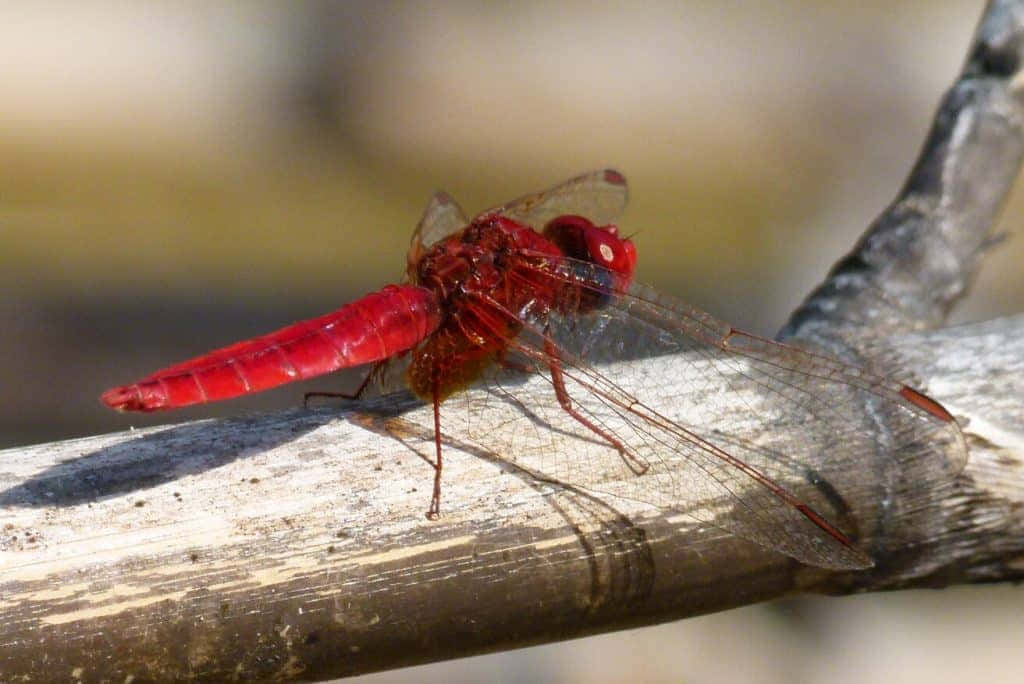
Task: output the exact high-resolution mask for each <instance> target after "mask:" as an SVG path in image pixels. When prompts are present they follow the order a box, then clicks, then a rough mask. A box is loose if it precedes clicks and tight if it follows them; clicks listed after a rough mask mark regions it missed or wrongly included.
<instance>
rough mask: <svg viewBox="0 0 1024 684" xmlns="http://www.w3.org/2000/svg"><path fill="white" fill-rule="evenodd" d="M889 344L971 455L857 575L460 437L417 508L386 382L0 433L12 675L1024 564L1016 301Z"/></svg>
mask: <svg viewBox="0 0 1024 684" xmlns="http://www.w3.org/2000/svg"><path fill="white" fill-rule="evenodd" d="M892 352H893V354H899V355H900V356H901V357H902V358H903V359H904V362H905V363H908V364H910V365H909V366H908V367H909V368H910V369H911V370H913V371H914V372H915V373H916V374H918V375H919V376H920V377H922V378H925V379H926V380H927V386H928V387H929V389H931V390H932V391H933V392H935V393H936V395H937V396H939V397H940V398H941V399H942V400H943V401H945V402H946V405H947V407H948V408H949V409H950V410H951V411H952V412H953V413H954V414H955V415H956V416H957V418H958V420H960V421H961V422H962V423H963V424H964V425H965V426H966V433H967V435H968V438H969V439H970V443H971V461H970V463H969V465H968V467H967V469H966V470H965V471H964V473H963V474H962V476H961V478H960V479H961V483H960V487H959V490H958V492H957V493H956V494H955V495H953V496H947V497H944V499H943V501H942V502H941V503H942V506H943V507H944V511H943V515H942V516H941V517H936V518H935V519H941V520H942V521H943V527H942V529H941V530H935V529H932V530H928V531H927V535H924V534H922V539H921V540H920V541H921V543H922V549H919V550H918V553H915V554H913V555H909V556H908V555H905V554H902V553H900V551H899V550H898V549H893V550H891V551H889V552H888V555H879V552H878V549H883V548H885V547H884V541H885V540H877V539H870V538H868V539H865V540H863V542H864V543H865V545H866V546H867V547H868V548H871V549H872V550H873V553H875V559H876V561H877V563H878V566H877V567H876V568H874V569H872V570H870V571H867V572H845V573H830V572H827V571H824V570H819V569H815V568H809V567H806V566H801V565H800V564H799V563H797V562H795V561H792V560H790V559H788V558H786V557H783V556H781V555H779V554H776V553H773V552H770V551H767V550H764V549H762V548H760V547H758V546H755V545H752V544H750V543H747V542H744V541H742V540H738V539H736V538H732V537H729V536H728V535H725V534H724V533H721V532H718V531H716V530H715V529H713V528H708V527H706V526H699V525H695V524H693V522H692V521H691V520H690V519H689V518H686V517H685V516H678V515H676V516H672V515H653V516H651V515H649V516H646V517H641V516H637V517H627V516H625V515H622V514H621V513H620V512H618V511H617V509H616V508H614V507H612V506H609V505H604V504H602V503H601V502H600V501H598V500H596V499H594V498H591V497H588V496H586V495H583V494H580V493H578V492H573V491H569V490H562V489H559V488H558V487H555V486H552V485H549V484H545V483H540V482H537V481H535V480H532V479H531V478H529V477H527V476H524V475H523V474H522V473H519V472H517V471H515V470H514V469H510V468H509V467H508V465H507V464H505V463H503V462H502V461H501V460H500V459H486V458H481V457H480V455H479V454H466V453H462V452H459V451H457V450H455V449H452V450H450V451H448V452H447V453H446V456H447V462H446V468H447V471H446V478H447V479H446V487H445V490H444V494H445V499H444V501H445V515H444V516H443V517H442V519H441V520H440V521H436V522H431V521H428V520H426V519H425V517H424V516H423V512H424V511H425V510H426V506H427V503H428V499H429V489H430V479H431V476H430V470H429V468H428V466H426V465H425V464H424V463H422V461H421V460H420V458H419V457H418V456H417V455H416V454H415V453H414V452H413V451H411V450H410V449H409V448H408V447H407V446H405V445H404V444H403V442H402V441H401V440H402V438H403V426H404V425H407V424H409V423H410V422H411V421H414V420H416V415H417V412H422V411H424V409H422V408H418V409H412V410H411V411H410V410H404V411H398V409H402V408H403V407H401V406H394V405H392V404H390V403H387V402H385V403H383V404H382V405H381V406H378V407H376V408H373V410H370V408H372V407H370V408H368V407H367V406H365V405H364V406H360V407H358V409H357V410H346V411H339V410H337V409H318V410H314V411H301V410H296V411H292V412H288V413H285V414H281V415H269V416H251V417H246V418H236V419H227V420H216V421H200V422H197V423H188V424H183V425H178V426H171V427H164V428H155V429H148V430H140V431H137V432H127V433H121V434H115V435H105V436H100V437H92V438H86V439H79V440H72V441H67V442H61V443H56V444H47V445H40V446H36V447H29V448H25V449H18V450H9V451H6V452H3V453H0V463H2V464H3V471H2V473H0V530H2V540H0V562H2V566H0V671H2V672H4V673H5V674H6V675H8V676H10V677H13V676H14V675H15V674H17V675H19V676H20V675H26V676H28V677H29V678H30V681H47V680H53V679H55V678H67V677H71V676H73V675H74V674H75V673H76V672H78V673H80V674H81V675H82V677H83V678H84V679H85V680H88V681H96V680H99V679H103V678H110V679H117V680H122V679H123V678H125V677H127V676H128V675H134V676H135V678H136V680H137V681H138V680H143V681H144V680H148V679H156V680H166V679H176V678H183V677H194V678H197V679H205V680H220V679H224V678H226V677H228V676H230V675H232V674H235V673H237V674H239V675H242V676H243V677H244V678H257V679H272V678H279V677H284V678H288V677H291V676H300V677H303V678H306V677H308V678H324V677H328V676H332V675H340V674H346V673H355V672H366V671H371V670H375V669H380V668H388V667H396V666H400V665H403V664H410V663H415V662H423V661H426V660H436V659H441V658H445V657H452V656H457V655H466V654H469V653H475V652H481V651H487V650H492V649H498V648H503V647H508V646H522V645H525V644H530V643H538V642H542V641H548V640H552V639H558V638H565V637H569V636H578V635H581V634H586V633H590V632H597V631H604V630H610V629H615V628H619V627H625V626H633V625H640V624H649V623H653V622H659V621H664V620H670V619H674V618H678V617H684V616H689V615H696V614H700V613H705V612H709V611H714V610H720V609H724V608H728V607H732V606H736V605H742V604H746V603H750V602H753V601H761V600H765V599H769V598H774V597H778V596H783V595H786V594H789V593H793V592H799V591H819V592H849V591H867V590H875V589H883V588H884V589H888V588H895V587H909V586H939V585H943V584H948V583H954V582H971V581H979V580H983V581H992V580H1008V579H1019V578H1021V577H1024V562H1022V561H1024V506H1022V505H1021V504H1022V503H1024V465H1022V464H1024V417H1022V415H1021V413H1022V412H1021V409H1020V403H1019V397H1020V396H1021V390H1022V389H1024V367H1022V366H1024V316H1019V317H1016V318H1011V319H1004V320H1001V321H995V322H991V323H987V324H982V325H978V326H965V327H961V328H956V329H952V330H948V331H943V332H933V333H919V334H915V335H911V336H907V337H905V338H900V339H898V340H896V341H895V343H894V345H893V346H892ZM651 363H657V360H652V361H651ZM995 378H997V379H998V382H999V386H1000V387H1001V388H1002V389H1003V390H1005V391H1001V392H992V391H991V385H992V383H993V379H995ZM537 389H538V390H540V391H543V388H540V387H538V388H537ZM404 408H406V409H408V407H404ZM382 409H390V410H391V411H390V412H388V411H387V410H385V411H383V412H382ZM389 431H391V432H392V433H394V434H390V435H389V434H388V432H389ZM851 504H852V505H853V506H858V505H859V504H860V502H851ZM926 536H927V538H925V537H926Z"/></svg>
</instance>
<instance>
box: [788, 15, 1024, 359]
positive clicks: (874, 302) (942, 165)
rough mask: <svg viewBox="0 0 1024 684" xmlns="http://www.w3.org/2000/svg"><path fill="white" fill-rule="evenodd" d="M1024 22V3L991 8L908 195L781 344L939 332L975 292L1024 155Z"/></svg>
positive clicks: (808, 304)
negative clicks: (1023, 66)
mask: <svg viewBox="0 0 1024 684" xmlns="http://www.w3.org/2000/svg"><path fill="white" fill-rule="evenodd" d="M1022 25H1024V6H1022V4H1021V3H1020V2H1015V1H1014V2H1009V1H1005V0H1002V1H995V2H991V3H990V4H989V6H988V8H987V9H986V13H985V15H984V16H983V18H982V21H981V24H980V25H979V27H978V31H977V33H976V34H975V37H974V40H973V42H972V45H971V48H970V52H969V54H968V58H967V62H966V64H965V65H964V69H963V72H962V73H961V75H960V77H959V78H958V79H957V81H956V83H954V84H953V86H952V87H951V88H950V89H949V91H948V92H947V93H946V95H945V97H944V98H943V99H942V103H941V104H940V105H939V110H938V112H936V115H935V122H934V123H933V125H932V130H931V132H930V133H929V135H928V138H927V140H926V141H925V144H924V149H923V150H922V151H921V156H920V157H919V158H918V160H917V163H916V164H915V165H914V168H913V170H912V171H911V173H910V177H909V178H908V179H907V182H906V184H905V185H904V187H903V189H902V190H901V191H900V194H899V196H898V197H897V198H896V200H895V201H894V202H893V203H892V204H891V205H890V206H889V207H888V208H887V209H886V210H885V211H884V212H883V213H882V215H881V216H879V217H878V218H877V219H876V220H875V222H874V223H873V224H872V225H871V226H870V227H869V228H868V231H867V232H866V233H865V235H864V236H863V237H862V238H861V240H860V241H859V242H858V243H857V245H856V246H855V247H854V249H853V251H852V252H850V254H848V255H847V256H846V257H844V258H843V259H841V260H840V261H839V262H838V263H837V264H836V265H835V266H834V267H833V269H832V271H831V272H830V273H829V275H828V278H827V279H826V281H825V282H824V283H823V284H822V285H821V286H820V287H818V289H816V290H815V291H814V292H813V293H812V294H811V295H810V296H809V297H808V299H807V301H805V302H804V303H803V305H802V306H801V307H800V308H799V309H798V310H797V311H796V312H794V314H793V316H792V317H791V319H790V321H789V323H788V324H787V325H786V327H785V328H784V329H783V331H782V332H781V333H780V338H782V339H802V340H805V341H814V342H817V343H819V344H824V345H825V346H827V347H829V348H831V349H832V350H833V351H834V352H836V351H838V350H839V344H838V341H839V340H844V339H845V340H852V339H856V338H862V337H865V336H881V335H891V334H893V333H896V332H900V331H906V330H921V329H928V328H934V327H936V326H937V325H939V324H941V323H942V321H944V320H945V318H946V315H947V314H948V313H949V310H950V308H951V307H952V306H953V304H954V303H955V302H956V301H957V300H958V299H959V298H960V297H962V296H963V295H964V294H965V293H966V291H967V288H968V286H969V284H970V281H971V280H972V278H973V277H974V275H975V273H976V271H977V268H978V266H979V265H980V259H981V257H982V256H983V255H984V253H985V251H986V249H987V248H988V247H989V246H990V245H991V244H992V243H993V238H992V236H991V235H990V231H991V230H992V227H993V225H994V222H995V217H996V215H997V213H998V211H999V209H1000V207H1001V206H1002V204H1003V202H1004V200H1005V199H1006V196H1007V193H1008V192H1009V189H1010V186H1011V185H1012V184H1013V182H1014V180H1015V179H1016V177H1017V171H1018V169H1019V168H1020V162H1021V155H1022V154H1024V135H1022V127H1024V92H1022V86H1024V78H1022V76H1021V64H1022V61H1024V27H1022ZM855 346H856V345H855Z"/></svg>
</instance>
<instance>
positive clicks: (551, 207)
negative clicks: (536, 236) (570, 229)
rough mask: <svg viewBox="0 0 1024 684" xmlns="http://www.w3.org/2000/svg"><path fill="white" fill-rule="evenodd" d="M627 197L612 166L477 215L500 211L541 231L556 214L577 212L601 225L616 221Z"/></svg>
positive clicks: (622, 181)
mask: <svg viewBox="0 0 1024 684" xmlns="http://www.w3.org/2000/svg"><path fill="white" fill-rule="evenodd" d="M628 199H629V193H628V189H627V187H626V179H625V177H624V176H623V175H622V174H621V173H619V172H618V171H616V170H615V169H601V170H600V171H591V172H590V173H585V174H583V175H581V176H577V177H575V178H572V179H570V180H567V181H565V182H564V183H560V184H559V185H556V186H555V187H553V188H549V189H548V190H544V191H543V192H538V193H533V194H530V195H524V196H523V197H520V198H518V199H514V200H512V201H511V202H507V203H506V204H502V205H501V206H498V207H494V208H492V209H488V210H487V211H485V212H481V213H480V214H479V216H483V215H485V214H502V215H504V216H508V217H509V218H511V219H514V220H516V221H518V222H520V223H523V224H526V225H528V226H530V227H531V228H533V229H534V230H541V229H542V228H543V227H544V226H545V224H547V222H548V221H550V220H551V219H553V218H555V217H556V216H562V215H564V214H577V215H580V216H584V217H586V218H588V219H590V220H591V221H593V222H594V224H596V225H599V226H603V225H608V224H611V223H615V221H617V220H618V218H619V216H620V215H621V214H622V211H623V209H625V208H626V202H627V200H628Z"/></svg>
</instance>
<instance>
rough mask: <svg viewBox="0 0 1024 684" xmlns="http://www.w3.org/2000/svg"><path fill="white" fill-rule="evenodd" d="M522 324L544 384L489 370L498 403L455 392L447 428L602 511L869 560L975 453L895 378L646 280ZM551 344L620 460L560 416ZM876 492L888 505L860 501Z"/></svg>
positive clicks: (831, 559)
mask: <svg viewBox="0 0 1024 684" xmlns="http://www.w3.org/2000/svg"><path fill="white" fill-rule="evenodd" d="M524 324H525V325H524V329H523V332H522V333H521V334H520V336H519V337H518V338H517V339H516V340H515V341H513V342H511V343H510V348H509V353H508V354H507V356H506V362H507V365H508V366H510V367H519V368H522V367H528V368H530V369H532V370H533V371H534V373H535V374H536V376H538V377H535V378H533V380H532V381H531V382H527V383H525V384H524V383H523V382H522V379H521V378H519V380H518V381H516V380H511V381H510V380H509V379H508V377H509V376H508V374H507V373H505V374H503V373H500V372H496V373H494V374H493V375H492V376H490V377H489V378H488V379H487V382H486V385H485V389H484V391H485V392H486V393H487V395H488V396H489V397H490V399H487V400H485V401H484V402H483V403H481V401H480V400H479V398H477V399H473V400H471V399H470V398H467V397H463V396H459V397H453V398H452V399H451V400H450V401H449V402H447V403H446V404H445V405H444V407H443V416H442V421H443V424H444V425H445V426H446V427H447V426H451V427H452V434H459V435H468V436H469V437H470V439H471V440H472V441H473V442H475V443H476V444H478V445H480V446H483V447H484V448H486V449H488V450H490V451H492V452H493V453H495V454H497V455H499V456H500V457H502V458H507V459H509V460H511V461H514V462H516V463H517V464H520V465H522V466H524V467H526V468H528V469H529V470H531V471H535V472H538V473H541V474H543V475H544V476H546V477H549V478H553V479H556V480H558V481H561V482H564V483H566V484H569V485H573V486H575V487H579V488H582V489H584V490H585V491H587V492H589V493H591V494H592V495H594V496H598V497H600V498H601V499H602V500H603V501H605V502H606V503H608V505H612V506H617V505H618V504H623V505H625V506H627V507H628V506H630V505H632V504H634V503H639V504H641V505H645V506H654V507H656V508H658V509H660V510H662V511H669V512H678V513H680V514H682V515H684V516H686V519H689V520H693V521H696V522H698V523H706V524H709V525H712V526H714V527H718V528H724V529H726V530H729V531H730V532H733V533H734V534H736V535H738V536H740V537H743V538H746V539H748V540H751V541H753V542H756V543H758V544H761V545H763V546H766V547H769V548H772V549H776V550H778V551H780V552H782V553H784V554H787V555H789V556H791V557H793V558H796V559H798V560H800V561H803V562H805V563H809V564H812V565H818V566H822V567H828V568H863V567H868V566H870V565H871V560H870V558H869V557H868V556H867V555H865V553H864V552H863V551H861V550H860V549H859V548H858V547H857V545H856V544H857V540H858V539H860V538H863V537H865V536H868V535H870V536H872V537H873V538H876V537H881V538H884V539H885V541H886V543H892V542H893V540H894V539H895V537H894V535H898V530H899V529H909V528H910V527H912V526H907V527H904V523H905V522H906V521H907V518H908V516H913V515H915V514H916V511H917V510H918V509H919V508H920V506H918V505H917V504H920V503H921V502H923V501H924V500H925V499H926V497H929V496H932V495H933V491H934V490H935V489H936V488H940V487H945V486H948V485H949V484H950V483H951V482H952V480H953V477H954V476H955V474H956V473H957V472H959V470H960V469H961V468H962V467H963V464H964V462H965V458H966V447H965V445H964V441H963V437H962V435H961V433H960V431H959V428H958V427H957V425H956V423H955V421H953V420H952V418H951V417H949V416H948V414H945V416H943V415H942V414H943V413H944V412H943V411H942V410H941V408H940V409H939V410H933V408H932V407H930V406H929V405H928V404H927V403H926V402H923V401H916V400H913V398H914V395H913V394H909V393H908V392H907V391H906V388H905V387H904V386H903V385H901V384H900V383H899V382H896V381H894V380H890V379H887V378H883V377H880V376H877V375H874V374H872V373H870V372H869V371H866V370H864V369H862V368H856V367H853V366H849V365H846V364H843V363H841V362H839V361H837V360H834V359H831V358H828V357H824V356H820V355H816V354H812V353H809V352H806V351H803V350H800V349H796V348H793V347H788V346H784V345H780V344H777V343H774V342H771V341H768V340H761V339H759V338H756V337H752V336H749V335H746V334H744V333H740V332H738V331H735V330H734V329H733V328H732V327H731V326H728V325H726V324H723V323H721V322H720V321H717V320H716V319H714V318H713V317H711V316H709V315H707V314H704V313H703V312H700V311H698V310H696V309H693V308H692V307H689V306H687V305H685V304H683V303H682V302H679V301H677V300H674V299H671V298H668V297H665V296H662V295H657V294H655V293H654V292H652V291H651V290H649V289H646V288H644V287H642V286H634V288H633V289H632V290H631V292H630V294H628V295H622V296H616V297H612V299H611V301H610V303H609V305H608V306H606V307H605V308H603V309H600V310H597V311H593V312H591V313H589V314H586V315H580V316H575V315H572V314H571V313H570V314H569V315H565V316H549V317H547V318H546V319H545V320H543V321H524ZM551 343H553V347H554V354H555V356H557V359H556V361H557V367H558V368H559V369H560V375H561V378H560V379H559V380H560V381H561V383H564V388H565V395H566V396H567V397H568V398H569V399H570V401H571V405H572V406H573V408H574V410H575V411H577V412H578V414H579V415H580V416H582V417H583V418H584V419H585V420H586V421H588V422H589V423H591V424H592V425H594V426H597V427H598V428H599V429H600V430H601V431H603V432H605V433H606V434H610V435H613V436H614V438H615V439H616V440H618V441H620V442H621V444H622V445H624V446H625V450H626V452H627V453H625V454H623V453H620V451H619V450H617V449H616V448H615V447H614V446H613V445H611V444H609V443H608V441H607V440H605V439H603V438H602V437H601V436H600V435H598V434H597V433H596V432H595V431H594V430H592V429H590V428H588V427H586V426H585V425H583V423H582V422H581V421H579V420H577V419H576V418H573V417H572V416H570V415H569V414H568V413H567V412H566V411H565V410H564V407H563V406H562V404H561V403H560V402H559V400H558V396H557V393H556V388H557V386H558V384H559V382H558V380H556V378H555V377H554V375H553V374H552V371H551V367H552V355H551V353H550V351H549V349H551ZM546 347H547V348H546ZM649 356H657V357H659V358H658V359H657V361H654V360H651V359H650V358H646V357H649ZM594 363H596V364H598V365H597V366H595V365H592V364H594ZM512 377H513V378H514V377H515V376H512ZM918 396H920V395H918ZM908 397H910V399H908ZM483 408H486V410H482V409H483ZM458 415H462V416H463V418H462V420H463V421H464V423H465V424H464V425H462V426H461V427H459V426H455V425H453V421H458V420H459V419H458V418H457V416H458ZM878 501H888V502H890V505H891V507H890V508H886V509H885V510H881V509H883V508H885V507H879V506H873V505H870V504H869V503H867V502H878ZM858 525H859V527H858ZM880 530H884V533H883V532H880ZM896 541H897V542H898V541H899V540H898V539H896ZM907 541H909V540H907Z"/></svg>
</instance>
